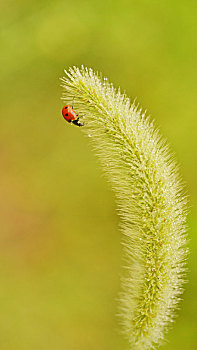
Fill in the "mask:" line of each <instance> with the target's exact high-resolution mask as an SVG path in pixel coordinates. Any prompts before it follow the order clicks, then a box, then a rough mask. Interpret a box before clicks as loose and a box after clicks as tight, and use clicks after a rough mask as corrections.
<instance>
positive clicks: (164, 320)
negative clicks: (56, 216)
mask: <svg viewBox="0 0 197 350" xmlns="http://www.w3.org/2000/svg"><path fill="white" fill-rule="evenodd" d="M65 73H66V76H65V77H64V78H62V79H61V80H62V86H63V88H64V93H63V98H62V99H63V100H64V102H66V103H67V104H70V105H71V104H72V100H73V97H74V104H75V108H74V109H75V110H76V111H77V113H79V111H80V114H81V115H84V117H83V122H84V126H83V127H82V128H81V130H83V131H84V132H85V133H86V134H87V135H89V136H90V137H91V140H92V142H93V146H94V148H95V149H96V152H97V154H98V156H99V158H100V160H101V162H102V164H103V167H104V170H105V172H106V173H107V174H108V177H109V179H110V181H111V183H112V186H113V189H114V191H115V193H116V197H117V203H118V209H119V214H120V216H121V227H122V232H123V234H124V235H123V236H124V238H123V246H124V260H125V269H124V273H123V277H122V292H121V295H120V316H121V319H122V324H123V327H122V328H123V330H124V333H125V335H126V337H127V338H128V340H129V343H130V347H131V349H132V350H145V349H154V348H155V346H156V345H157V344H160V343H161V342H162V340H163V339H164V334H165V332H166V331H167V329H168V326H169V324H170V323H171V322H172V321H173V320H174V316H175V310H176V308H177V304H178V303H179V300H180V295H181V293H182V291H183V283H184V275H185V261H186V258H187V253H188V250H187V247H186V215H187V198H186V196H185V195H184V193H183V185H182V181H181V179H180V176H179V171H178V167H177V164H176V162H175V161H174V160H173V159H172V156H171V155H170V152H169V149H168V146H167V145H166V143H165V142H164V141H163V140H162V138H161V137H160V135H159V133H158V131H157V130H156V129H155V127H154V125H153V123H152V122H151V121H150V119H149V117H147V116H146V115H145V113H142V110H139V109H138V108H137V107H136V106H135V104H134V103H133V104H131V103H130V100H129V99H128V98H127V97H126V96H125V95H124V94H121V93H120V91H119V90H118V91H116V90H115V89H114V88H113V86H112V85H111V84H109V82H108V81H107V79H105V78H104V79H102V78H101V77H100V76H99V75H98V74H95V73H94V72H93V71H92V70H91V69H87V68H83V67H82V68H81V69H78V68H76V67H73V68H70V69H69V71H65Z"/></svg>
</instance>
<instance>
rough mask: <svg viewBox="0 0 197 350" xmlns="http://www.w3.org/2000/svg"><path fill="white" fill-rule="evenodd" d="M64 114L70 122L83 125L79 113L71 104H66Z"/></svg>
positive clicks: (63, 109)
mask: <svg viewBox="0 0 197 350" xmlns="http://www.w3.org/2000/svg"><path fill="white" fill-rule="evenodd" d="M62 115H63V117H64V119H65V120H66V121H67V122H68V123H72V124H75V125H77V126H83V124H82V123H81V122H80V120H79V117H78V114H77V113H76V112H75V111H74V110H73V108H71V107H70V106H69V105H65V106H64V107H63V108H62Z"/></svg>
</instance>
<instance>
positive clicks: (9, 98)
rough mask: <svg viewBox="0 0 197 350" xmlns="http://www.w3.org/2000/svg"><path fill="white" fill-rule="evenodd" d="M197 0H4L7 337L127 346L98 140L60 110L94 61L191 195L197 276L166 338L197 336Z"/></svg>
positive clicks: (46, 347) (2, 292) (1, 326)
mask: <svg viewBox="0 0 197 350" xmlns="http://www.w3.org/2000/svg"><path fill="white" fill-rule="evenodd" d="M196 18H197V3H196V1H195V0H184V1H181V0H175V1H173V0H171V1H170V0H167V1H166V0H165V1H164V0H163V1H156V0H155V1H153V0H150V1H148V0H139V1H137V0H136V1H134V0H122V1H117V0H100V1H99V0H86V1H80V0H73V1H71V0H70V1H60V0H57V1H55V0H54V1H47V0H42V1H25V0H1V3H0V29H1V31H0V80H1V82H0V96H1V101H0V110H1V120H0V123H1V126H0V153H1V159H0V162H1V171H0V193H1V201H0V206H1V208H0V219H1V224H0V350H27V349H28V350H35V349H37V350H54V349H58V350H83V349H84V350H88V349H90V350H109V349H113V350H119V349H125V347H126V345H127V343H126V342H125V341H124V340H123V339H122V336H121V335H120V334H119V333H118V328H119V326H118V322H117V319H116V317H115V314H116V311H117V309H116V307H117V301H116V297H117V293H118V291H119V283H120V281H119V279H120V265H121V247H120V240H121V234H120V232H119V230H118V221H119V220H118V217H117V214H116V207H115V200H114V194H113V193H112V191H111V188H110V185H109V184H108V183H107V181H106V179H105V177H103V175H102V171H101V168H100V165H99V162H98V160H97V158H96V156H95V155H94V153H93V152H92V150H91V147H90V145H89V142H88V141H89V140H88V139H86V138H85V137H84V136H83V134H82V133H81V130H80V129H78V128H75V127H71V126H70V125H68V124H66V123H65V122H64V120H63V118H62V116H61V108H62V102H61V100H60V96H61V88H60V87H59V77H61V76H62V75H63V69H64V68H65V69H67V68H68V67H69V66H72V65H81V64H83V65H85V66H88V67H92V68H93V69H95V70H98V71H102V72H103V74H104V75H105V76H108V78H109V79H110V80H111V81H112V82H113V83H114V84H115V85H116V86H119V85H120V86H121V87H122V90H125V91H126V93H127V94H128V95H129V96H130V97H131V98H132V99H134V98H135V97H137V101H138V102H139V103H140V105H142V106H143V107H144V108H146V109H147V111H148V114H151V115H152V117H153V118H154V119H156V125H157V126H159V127H160V130H161V132H162V134H163V135H164V137H166V138H167V139H168V141H169V143H170V144H171V147H172V150H173V151H174V152H175V153H176V157H177V158H178V161H179V162H180V163H181V172H182V174H183V177H184V180H185V181H186V183H187V187H188V192H189V193H190V196H191V203H190V204H191V210H190V211H191V214H190V217H189V226H190V239H191V242H190V248H191V255H190V258H189V275H188V279H189V284H188V285H187V287H186V292H185V294H184V303H183V304H182V308H181V311H180V312H179V317H178V319H177V322H176V324H175V325H174V327H173V329H172V330H171V331H170V333H169V335H168V338H167V339H168V342H166V344H165V345H164V346H163V349H164V350H176V349H177V350H195V349H196V348H197V340H196V328H197V316H196V315H197V303H196V297H197V270H196V269H197V236H196V229H197V219H196V213H197V208H196V199H197V185H196V176H197V167H196V162H197V133H196V128H197V113H196V112H197V108H196V106H197V105H196V81H197V70H196V59H197V40H196V37H197V30H196V29H197V28H196Z"/></svg>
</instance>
